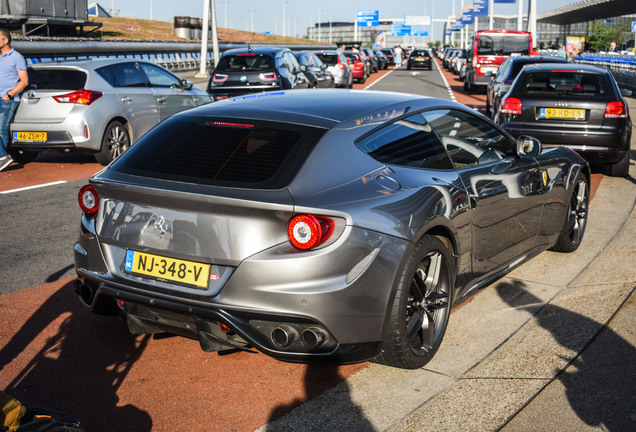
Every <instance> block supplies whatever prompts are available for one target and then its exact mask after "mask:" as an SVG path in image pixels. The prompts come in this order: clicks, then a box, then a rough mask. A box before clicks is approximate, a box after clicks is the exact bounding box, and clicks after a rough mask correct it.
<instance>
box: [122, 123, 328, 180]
mask: <svg viewBox="0 0 636 432" xmlns="http://www.w3.org/2000/svg"><path fill="white" fill-rule="evenodd" d="M323 133H324V130H323V129H318V128H312V127H306V126H305V127H301V126H295V125H289V124H284V123H273V122H255V121H252V120H243V119H226V118H214V119H211V118H209V117H205V118H198V117H173V118H171V119H169V120H167V121H164V122H162V123H160V124H159V125H158V126H157V127H155V128H154V129H152V130H151V131H150V132H148V133H147V134H146V135H144V136H143V137H142V138H141V139H140V140H139V141H138V142H137V143H136V144H135V145H134V146H132V147H131V148H130V150H128V151H127V152H126V153H124V155H123V156H122V157H121V158H120V159H118V160H117V161H116V162H115V163H114V164H113V165H112V169H114V170H115V171H120V172H124V173H128V174H133V175H140V176H144V177H151V178H159V179H165V180H175V181H183V182H188V183H197V184H210V185H217V186H229V187H244V188H256V189H280V188H283V187H285V186H287V184H289V182H290V181H291V179H292V178H293V177H294V176H295V175H296V173H297V172H298V170H299V168H300V166H301V165H302V163H303V162H304V160H305V159H306V158H307V156H308V155H309V153H310V152H311V150H312V149H313V148H314V146H315V144H316V143H317V142H318V140H319V139H320V137H321V136H322V135H323Z"/></svg>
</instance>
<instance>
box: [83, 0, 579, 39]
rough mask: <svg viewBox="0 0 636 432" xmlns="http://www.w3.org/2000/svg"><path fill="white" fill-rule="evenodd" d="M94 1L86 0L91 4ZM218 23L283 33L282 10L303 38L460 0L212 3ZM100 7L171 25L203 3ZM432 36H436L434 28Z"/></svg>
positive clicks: (448, 8)
mask: <svg viewBox="0 0 636 432" xmlns="http://www.w3.org/2000/svg"><path fill="white" fill-rule="evenodd" d="M522 1H523V10H524V13H527V8H528V1H529V0H522ZM536 1H537V13H541V12H546V11H548V10H552V9H555V8H558V7H561V6H565V5H568V4H572V3H576V1H574V0H536ZM92 2H93V0H89V3H92ZM215 2H216V14H217V24H218V26H219V27H224V26H225V17H226V14H225V11H226V9H227V26H228V27H229V28H233V29H238V30H248V31H249V30H251V28H252V17H253V20H254V31H256V32H270V33H277V34H282V33H283V10H285V14H286V15H287V16H288V17H289V18H288V20H287V24H286V25H287V34H293V33H294V30H295V33H297V34H298V35H303V34H305V33H306V29H307V27H309V26H312V25H314V24H315V23H316V22H318V19H319V18H320V21H321V22H325V23H327V22H329V19H330V18H331V20H332V21H347V22H353V21H354V20H355V18H356V11H357V10H358V9H365V10H366V9H371V10H378V11H379V15H380V19H381V20H382V19H389V18H400V17H403V16H404V15H431V14H433V18H434V19H438V18H439V19H442V18H446V17H448V16H449V15H451V13H452V6H453V3H454V4H455V13H457V14H459V13H461V12H460V10H461V4H462V0H378V1H376V0H356V1H353V0H318V1H305V0H288V1H285V0H215ZM98 3H99V4H100V5H101V6H102V7H103V8H104V9H106V10H109V9H111V8H113V9H115V10H116V11H117V10H118V11H119V16H124V17H125V16H128V17H136V18H145V19H149V18H151V9H152V19H154V20H159V21H173V19H174V16H175V15H176V16H191V17H199V18H200V17H201V16H202V15H203V3H204V1H203V0H101V1H98ZM464 4H465V5H466V6H472V4H473V1H472V0H464ZM516 13H517V5H515V4H495V14H503V15H514V14H516ZM435 31H436V33H437V34H440V32H439V31H438V30H437V27H436V30H435Z"/></svg>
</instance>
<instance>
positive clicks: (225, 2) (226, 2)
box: [223, 1, 229, 28]
mask: <svg viewBox="0 0 636 432" xmlns="http://www.w3.org/2000/svg"><path fill="white" fill-rule="evenodd" d="M228 3H229V1H224V2H223V5H224V6H225V21H224V22H223V24H224V25H225V28H227V4H228Z"/></svg>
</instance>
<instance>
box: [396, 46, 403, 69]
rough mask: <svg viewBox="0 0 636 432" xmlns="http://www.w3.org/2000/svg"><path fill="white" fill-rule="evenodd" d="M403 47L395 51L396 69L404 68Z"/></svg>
mask: <svg viewBox="0 0 636 432" xmlns="http://www.w3.org/2000/svg"><path fill="white" fill-rule="evenodd" d="M402 52H403V51H402V47H401V46H400V45H398V46H397V48H396V49H395V67H396V68H399V67H400V66H402Z"/></svg>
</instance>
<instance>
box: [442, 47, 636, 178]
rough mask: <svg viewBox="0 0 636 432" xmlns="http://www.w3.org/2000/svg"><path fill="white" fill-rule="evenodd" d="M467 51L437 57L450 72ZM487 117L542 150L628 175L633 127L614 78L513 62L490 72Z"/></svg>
mask: <svg viewBox="0 0 636 432" xmlns="http://www.w3.org/2000/svg"><path fill="white" fill-rule="evenodd" d="M465 54H466V53H465V50H461V49H459V48H452V47H448V48H447V49H445V50H443V51H441V52H440V53H439V56H440V59H441V60H442V62H443V64H444V65H445V67H446V68H448V69H449V70H451V71H454V72H455V73H458V72H457V69H456V67H455V69H454V66H453V65H454V64H455V65H456V64H457V63H458V62H459V61H461V60H459V59H461V58H462V57H465ZM485 76H486V77H487V78H488V79H489V82H488V85H487V87H486V112H487V114H488V115H489V116H490V117H491V118H492V119H493V120H494V121H495V122H496V123H498V124H500V125H501V126H502V127H503V128H504V129H506V130H507V131H508V132H510V133H511V134H512V135H513V136H514V137H518V136H522V135H529V136H532V137H535V138H537V139H539V140H540V141H541V142H542V144H543V147H544V148H550V147H569V148H571V149H574V150H576V151H577V152H578V153H580V154H581V155H582V156H583V157H585V158H586V159H587V160H588V161H589V162H590V163H596V164H607V165H608V167H609V174H610V175H612V176H619V177H624V176H627V175H628V173H629V163H630V141H631V134H632V121H631V118H630V116H629V107H628V105H627V101H626V100H625V98H624V96H626V95H630V94H631V92H630V91H628V90H621V89H620V88H619V87H618V85H617V83H616V80H615V79H614V77H613V76H612V74H611V72H610V71H609V70H607V69H603V68H599V67H596V66H590V65H583V64H570V63H568V61H567V60H566V59H565V58H563V57H556V56H542V55H519V56H509V57H507V58H506V59H505V60H504V61H503V63H502V64H501V65H500V66H499V67H498V68H497V70H496V71H494V72H492V71H491V72H486V73H485Z"/></svg>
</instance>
